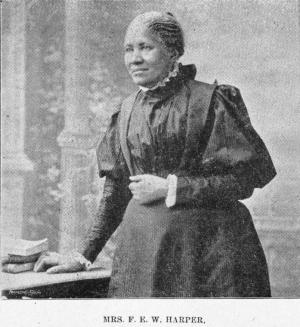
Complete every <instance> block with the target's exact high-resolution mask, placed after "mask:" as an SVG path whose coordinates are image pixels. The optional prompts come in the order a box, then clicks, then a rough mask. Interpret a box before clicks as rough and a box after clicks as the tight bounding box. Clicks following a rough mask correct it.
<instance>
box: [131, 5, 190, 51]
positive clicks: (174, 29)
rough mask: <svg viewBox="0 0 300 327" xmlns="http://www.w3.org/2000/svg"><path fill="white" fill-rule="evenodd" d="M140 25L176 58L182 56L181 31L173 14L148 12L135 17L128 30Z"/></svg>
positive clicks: (182, 42)
mask: <svg viewBox="0 0 300 327" xmlns="http://www.w3.org/2000/svg"><path fill="white" fill-rule="evenodd" d="M141 25H143V26H145V27H146V29H147V30H148V31H149V32H150V34H152V35H154V36H156V37H157V38H158V39H159V40H160V42H161V43H162V44H163V45H164V46H165V47H166V48H167V49H168V50H170V51H174V52H176V54H177V55H178V57H181V56H182V55H183V53H184V36H183V31H182V28H181V26H180V24H179V22H178V21H177V19H176V18H175V17H174V15H173V14H171V13H169V12H167V13H162V12H158V11H149V12H146V13H143V14H140V15H138V16H137V17H135V18H134V20H133V21H132V22H131V23H130V25H129V27H128V29H129V28H134V27H140V26H141Z"/></svg>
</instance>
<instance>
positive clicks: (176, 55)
mask: <svg viewBox="0 0 300 327" xmlns="http://www.w3.org/2000/svg"><path fill="white" fill-rule="evenodd" d="M170 58H171V59H172V60H174V62H175V61H177V60H178V59H179V53H178V51H177V50H176V49H173V50H172V52H171V57H170Z"/></svg>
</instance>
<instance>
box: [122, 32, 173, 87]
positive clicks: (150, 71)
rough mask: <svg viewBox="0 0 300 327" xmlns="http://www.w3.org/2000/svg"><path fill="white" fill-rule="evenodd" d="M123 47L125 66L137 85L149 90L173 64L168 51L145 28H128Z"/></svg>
mask: <svg viewBox="0 0 300 327" xmlns="http://www.w3.org/2000/svg"><path fill="white" fill-rule="evenodd" d="M124 46H125V55H124V59H125V65H126V68H127V70H128V72H129V74H130V76H131V77H132V79H133V82H134V83H135V84H137V85H140V86H144V87H147V88H151V87H152V86H154V85H155V84H156V83H157V82H159V81H161V80H162V79H163V78H164V77H166V76H167V75H168V72H169V71H170V70H171V68H172V65H173V63H174V59H172V55H171V53H170V51H168V50H167V49H166V47H164V46H163V45H162V44H161V42H159V41H158V40H156V39H155V38H154V37H153V36H151V35H150V34H149V32H147V31H146V29H145V28H130V29H129V30H128V32H127V34H126V37H125V42H124Z"/></svg>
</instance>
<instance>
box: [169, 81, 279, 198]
mask: <svg viewBox="0 0 300 327" xmlns="http://www.w3.org/2000/svg"><path fill="white" fill-rule="evenodd" d="M205 129H206V134H207V136H206V137H207V140H206V146H205V149H204V152H203V153H200V154H199V158H197V160H198V169H197V173H196V174H195V173H194V174H193V176H191V175H189V176H187V175H181V176H178V179H177V189H176V204H178V203H184V202H189V201H197V202H198V203H199V202H200V203H203V204H208V203H211V202H213V203H216V202H217V203H226V202H228V201H235V200H241V199H245V198H248V197H250V196H251V195H252V193H253V190H254V189H255V188H262V187H263V186H265V185H266V184H267V183H269V181H271V180H272V179H273V178H274V176H275V175H276V171H275V168H274V166H273V163H272V160H271V158H270V155H269V153H268V150H267V148H266V146H265V144H264V143H263V141H262V140H261V138H260V137H259V135H258V134H257V133H256V131H255V130H254V128H253V126H252V124H251V121H250V118H249V115H248V112H247V109H246V106H245V104H244V101H243V99H242V96H241V94H240V91H239V90H238V89H237V88H235V87H232V86H228V85H220V86H218V87H217V88H216V90H215V91H214V94H213V97H212V101H211V105H210V108H209V114H208V118H207V122H206V127H205ZM202 141H203V140H202Z"/></svg>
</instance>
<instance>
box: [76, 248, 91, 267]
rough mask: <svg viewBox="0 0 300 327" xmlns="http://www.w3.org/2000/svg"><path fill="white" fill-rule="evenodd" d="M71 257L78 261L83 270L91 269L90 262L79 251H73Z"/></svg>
mask: <svg viewBox="0 0 300 327" xmlns="http://www.w3.org/2000/svg"><path fill="white" fill-rule="evenodd" d="M72 257H73V258H74V259H75V260H77V262H79V263H80V264H81V265H82V267H83V269H84V270H85V271H89V270H90V269H91V266H92V263H91V261H89V260H87V259H86V258H85V257H84V256H83V255H82V254H81V253H79V252H73V253H72Z"/></svg>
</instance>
